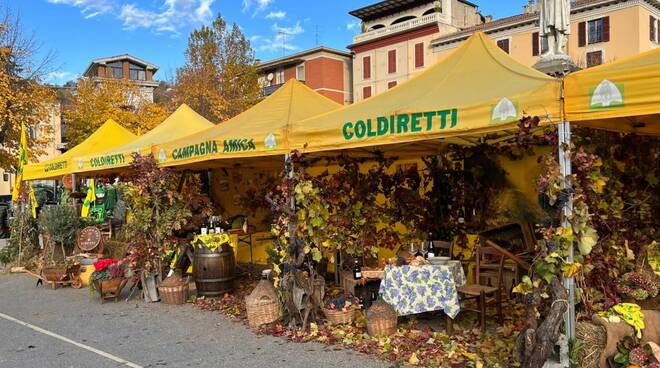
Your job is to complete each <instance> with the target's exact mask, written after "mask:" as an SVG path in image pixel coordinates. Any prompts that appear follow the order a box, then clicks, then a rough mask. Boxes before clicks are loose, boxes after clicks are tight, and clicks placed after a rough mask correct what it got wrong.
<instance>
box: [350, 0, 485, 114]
mask: <svg viewBox="0 0 660 368" xmlns="http://www.w3.org/2000/svg"><path fill="white" fill-rule="evenodd" d="M350 14H351V15H353V16H355V17H357V18H359V19H360V20H361V22H362V27H361V29H362V32H361V33H360V34H358V35H356V36H355V37H353V42H352V44H351V45H349V46H348V48H349V49H350V50H351V51H352V52H353V58H354V61H353V81H354V83H353V84H354V87H353V90H354V99H355V101H359V100H362V99H365V98H369V97H370V96H373V95H375V94H378V93H381V92H383V91H386V90H388V89H390V88H392V87H395V86H396V85H397V84H399V83H401V82H403V81H405V80H407V79H408V78H410V77H411V76H413V75H415V74H417V73H418V72H420V71H421V70H423V69H424V68H425V67H426V66H428V65H430V64H433V63H434V62H435V60H436V57H435V55H434V54H433V50H432V48H431V42H432V41H433V40H434V39H436V38H438V37H439V36H441V35H446V34H453V33H456V32H458V31H460V30H462V29H465V28H470V27H473V26H475V25H479V24H482V23H484V22H485V21H487V18H486V17H484V16H482V15H481V14H480V13H479V11H478V8H477V6H476V5H475V4H473V3H471V2H469V1H463V0H441V1H429V0H426V1H419V0H386V1H381V2H379V3H376V4H373V5H369V6H366V7H363V8H360V9H357V10H353V11H351V12H350Z"/></svg>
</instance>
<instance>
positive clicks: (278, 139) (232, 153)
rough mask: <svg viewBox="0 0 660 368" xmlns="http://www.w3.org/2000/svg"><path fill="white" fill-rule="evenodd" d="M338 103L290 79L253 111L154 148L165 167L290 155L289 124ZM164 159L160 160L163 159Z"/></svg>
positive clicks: (337, 105) (249, 110)
mask: <svg viewBox="0 0 660 368" xmlns="http://www.w3.org/2000/svg"><path fill="white" fill-rule="evenodd" d="M339 107H340V105H339V104H337V103H336V102H334V101H332V100H330V99H329V98H327V97H325V96H323V95H321V94H319V93H318V92H316V91H314V90H312V89H311V88H309V87H307V86H306V85H304V84H303V83H301V82H298V81H297V80H295V79H291V80H289V81H288V82H286V83H285V84H284V85H283V86H281V87H280V88H279V89H278V90H277V91H275V92H274V93H273V94H272V95H270V96H268V97H266V98H265V99H264V100H263V101H261V102H259V103H258V104H256V105H255V106H253V107H252V108H250V109H248V110H246V111H244V112H242V113H241V114H239V115H237V116H235V117H233V118H231V119H229V120H227V121H225V122H223V123H220V124H218V125H217V126H215V127H213V128H211V129H208V130H205V131H201V132H199V133H196V134H192V135H190V136H187V137H184V138H181V139H177V140H172V141H168V142H166V143H163V144H160V145H157V146H156V147H154V152H155V153H157V157H159V159H160V161H161V164H162V165H164V166H178V165H187V166H190V165H193V166H194V165H195V164H199V163H202V162H203V163H204V164H205V165H209V163H208V161H211V160H218V159H228V158H234V159H236V158H248V157H261V156H273V155H284V154H286V153H288V152H290V145H289V139H288V135H289V134H291V132H290V127H289V126H290V123H291V122H294V121H297V120H303V119H306V118H309V117H312V116H315V115H319V114H322V113H325V112H328V111H332V110H336V109H338V108H339ZM163 157H164V158H165V160H162V158H163Z"/></svg>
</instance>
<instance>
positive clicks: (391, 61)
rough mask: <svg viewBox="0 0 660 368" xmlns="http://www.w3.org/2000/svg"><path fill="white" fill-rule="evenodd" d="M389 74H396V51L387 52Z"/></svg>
mask: <svg viewBox="0 0 660 368" xmlns="http://www.w3.org/2000/svg"><path fill="white" fill-rule="evenodd" d="M387 72H388V73H390V74H392V73H396V50H390V51H388V52H387Z"/></svg>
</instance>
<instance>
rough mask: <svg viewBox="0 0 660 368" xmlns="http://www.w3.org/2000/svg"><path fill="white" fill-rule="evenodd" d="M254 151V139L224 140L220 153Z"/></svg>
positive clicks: (255, 147)
mask: <svg viewBox="0 0 660 368" xmlns="http://www.w3.org/2000/svg"><path fill="white" fill-rule="evenodd" d="M256 149H257V146H256V145H255V144H254V138H250V139H246V138H243V139H225V141H224V142H223V143H222V152H243V151H255V150H256Z"/></svg>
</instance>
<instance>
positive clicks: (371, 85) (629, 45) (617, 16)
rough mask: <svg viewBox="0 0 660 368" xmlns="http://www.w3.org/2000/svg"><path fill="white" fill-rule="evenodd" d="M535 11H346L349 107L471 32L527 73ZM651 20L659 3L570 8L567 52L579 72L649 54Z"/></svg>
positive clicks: (589, 0)
mask: <svg viewBox="0 0 660 368" xmlns="http://www.w3.org/2000/svg"><path fill="white" fill-rule="evenodd" d="M538 10H539V9H538V5H537V1H535V0H531V1H530V2H529V4H528V5H526V6H525V7H524V9H522V13H521V14H518V15H514V16H511V17H507V18H503V19H497V20H493V19H492V18H491V17H488V16H483V15H481V14H480V13H479V11H478V8H477V7H476V5H474V4H472V3H470V2H467V1H459V0H443V1H420V0H417V1H415V0H387V1H382V2H380V3H376V4H374V5H370V6H367V7H364V8H361V9H358V10H354V11H352V12H351V13H350V14H352V15H354V16H356V17H358V18H360V19H361V20H362V25H363V26H362V33H360V34H358V35H356V36H355V37H354V38H353V43H352V44H351V45H350V46H349V48H350V49H351V50H352V51H353V53H354V62H353V79H354V82H353V85H354V96H355V101H359V100H361V99H364V98H367V97H369V96H373V95H375V94H378V93H381V92H383V91H386V90H387V89H389V88H392V87H394V86H396V85H397V84H398V83H401V82H402V81H404V80H406V79H408V78H410V76H412V75H414V74H416V73H418V72H419V71H421V70H423V69H424V68H425V67H426V66H428V65H432V64H433V63H435V62H437V61H438V60H440V59H442V58H444V57H445V56H447V55H448V54H449V53H450V52H451V51H452V50H454V49H455V48H456V47H458V46H459V45H460V44H461V42H463V41H465V40H466V39H467V38H468V37H469V36H470V35H472V34H473V33H474V32H477V31H481V32H485V33H486V34H487V35H488V36H490V37H491V38H492V39H493V40H494V41H496V42H497V44H498V45H499V46H500V48H502V49H503V50H504V51H506V52H508V53H509V54H511V56H513V57H514V58H515V59H516V60H518V61H520V62H521V63H523V64H525V65H529V66H533V65H534V64H535V63H536V62H537V61H538V60H539V57H540V55H541V54H543V52H544V51H545V49H546V47H547V42H545V40H544V39H543V38H542V37H539V13H538ZM659 19H660V0H577V1H573V2H572V9H571V35H570V37H569V41H568V45H567V53H568V54H569V56H570V57H571V59H572V60H573V61H574V62H575V63H576V64H577V65H578V66H580V67H583V68H586V67H591V66H595V65H599V64H602V63H606V62H610V61H614V60H618V59H622V58H625V57H628V56H632V55H637V54H639V53H642V52H644V51H648V50H652V49H654V48H657V47H658V44H659V42H660V21H659Z"/></svg>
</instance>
